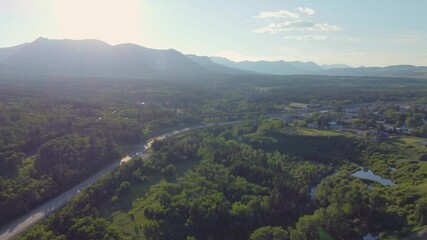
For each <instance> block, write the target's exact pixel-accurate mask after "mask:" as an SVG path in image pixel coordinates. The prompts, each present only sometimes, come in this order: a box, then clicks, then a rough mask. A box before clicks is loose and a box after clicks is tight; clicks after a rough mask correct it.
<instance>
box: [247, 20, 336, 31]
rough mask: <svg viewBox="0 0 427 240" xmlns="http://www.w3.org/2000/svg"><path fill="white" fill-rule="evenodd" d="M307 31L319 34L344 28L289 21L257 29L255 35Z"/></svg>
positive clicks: (327, 24)
mask: <svg viewBox="0 0 427 240" xmlns="http://www.w3.org/2000/svg"><path fill="white" fill-rule="evenodd" d="M293 30H305V31H317V32H336V31H340V30H343V28H341V27H339V26H336V25H331V24H329V23H313V22H309V21H301V20H297V21H289V22H282V23H270V24H268V25H266V26H264V27H262V28H258V29H255V30H254V31H253V32H255V33H278V32H283V31H293Z"/></svg>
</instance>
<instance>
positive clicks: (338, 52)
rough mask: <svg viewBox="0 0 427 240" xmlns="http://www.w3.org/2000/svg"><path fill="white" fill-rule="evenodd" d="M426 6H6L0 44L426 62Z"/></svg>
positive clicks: (74, 1) (46, 1) (67, 2)
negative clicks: (84, 43) (73, 43)
mask: <svg viewBox="0 0 427 240" xmlns="http://www.w3.org/2000/svg"><path fill="white" fill-rule="evenodd" d="M426 10H427V1H425V0H411V1H403V0H401V1H397V0H346V1H343V0H307V1H305V0H215V1H213V0H161V1H159V0H37V1H30V0H0V36H1V37H0V47H8V46H13V45H17V44H20V43H23V42H31V41H33V40H34V39H36V38H37V37H39V36H43V37H47V38H54V39H63V38H70V39H88V38H89V39H100V40H104V41H106V42H108V43H110V44H119V43H125V42H132V43H136V44H139V45H143V46H145V47H150V48H158V49H168V48H174V49H177V50H179V51H181V52H183V53H193V54H198V55H207V56H222V57H227V58H230V59H232V60H286V61H294V60H299V61H315V62H316V63H319V64H334V63H344V64H349V65H351V66H360V65H365V66H386V65H395V64H413V65H427V14H426Z"/></svg>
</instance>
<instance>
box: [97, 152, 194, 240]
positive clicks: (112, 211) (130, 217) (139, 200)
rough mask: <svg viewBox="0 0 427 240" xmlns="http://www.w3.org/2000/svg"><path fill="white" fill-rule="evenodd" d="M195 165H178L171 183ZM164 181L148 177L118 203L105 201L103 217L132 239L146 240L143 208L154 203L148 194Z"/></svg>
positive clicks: (155, 177) (157, 177) (181, 163)
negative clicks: (143, 228) (143, 230)
mask: <svg viewBox="0 0 427 240" xmlns="http://www.w3.org/2000/svg"><path fill="white" fill-rule="evenodd" d="M195 163H196V161H184V162H180V163H178V164H176V165H175V167H176V173H177V174H176V179H173V180H169V181H172V182H177V181H179V180H180V179H181V178H182V177H183V175H184V174H185V172H187V171H188V170H190V169H191V168H192V167H193V166H194V164H195ZM163 179H164V178H163V177H162V176H161V175H159V174H157V175H152V176H148V178H147V181H146V182H144V183H141V184H137V185H132V187H131V191H130V193H129V194H128V195H127V196H124V197H122V198H119V200H118V201H117V202H115V203H112V202H111V200H110V199H108V200H105V201H104V202H103V203H102V204H100V207H99V209H100V213H101V215H102V216H103V217H105V218H107V219H109V220H110V221H111V222H112V223H113V224H114V225H115V226H117V227H119V228H120V229H121V230H122V231H123V232H124V233H125V235H126V236H129V237H132V239H144V234H143V232H142V226H143V225H144V224H145V222H146V221H147V220H146V218H145V216H144V213H143V208H144V206H145V205H146V203H147V202H148V201H152V200H150V199H147V194H146V193H148V192H149V190H150V188H151V187H153V186H154V185H156V184H157V183H159V182H160V181H162V180H163Z"/></svg>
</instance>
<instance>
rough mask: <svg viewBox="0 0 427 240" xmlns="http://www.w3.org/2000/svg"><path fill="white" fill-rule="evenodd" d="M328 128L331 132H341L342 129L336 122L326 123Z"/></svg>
mask: <svg viewBox="0 0 427 240" xmlns="http://www.w3.org/2000/svg"><path fill="white" fill-rule="evenodd" d="M328 125H329V128H330V129H332V130H343V129H344V127H343V126H342V125H341V124H338V123H337V122H328Z"/></svg>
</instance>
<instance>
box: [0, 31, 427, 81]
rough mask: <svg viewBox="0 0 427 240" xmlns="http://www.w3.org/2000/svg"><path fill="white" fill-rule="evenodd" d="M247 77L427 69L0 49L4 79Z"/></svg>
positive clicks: (101, 47)
mask: <svg viewBox="0 0 427 240" xmlns="http://www.w3.org/2000/svg"><path fill="white" fill-rule="evenodd" d="M203 74H218V75H244V74H273V75H334V76H387V77H416V78H427V67H417V66H411V65H398V66H389V67H384V68H381V67H360V68H351V67H350V66H347V65H343V64H336V65H318V64H316V63H314V62H299V61H241V62H234V61H231V60H229V59H226V58H221V57H206V56H196V55H184V54H182V53H181V52H178V51H176V50H174V49H168V50H155V49H150V48H145V47H142V46H139V45H135V44H119V45H114V46H112V45H110V44H107V43H105V42H102V41H99V40H51V39H46V38H38V39H37V40H35V41H33V42H31V43H24V44H21V45H18V46H14V47H9V48H0V76H65V77H108V78H153V77H177V76H200V75H203Z"/></svg>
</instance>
